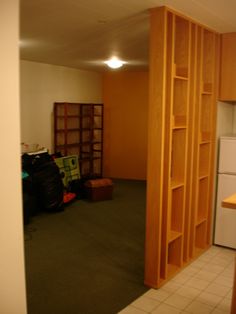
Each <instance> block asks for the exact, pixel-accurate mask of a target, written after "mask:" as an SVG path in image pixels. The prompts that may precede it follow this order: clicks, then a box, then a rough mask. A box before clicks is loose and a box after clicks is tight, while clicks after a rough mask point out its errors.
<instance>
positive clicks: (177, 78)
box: [174, 75, 189, 81]
mask: <svg viewBox="0 0 236 314" xmlns="http://www.w3.org/2000/svg"><path fill="white" fill-rule="evenodd" d="M174 79H176V80H182V81H188V80H189V78H188V77H185V76H180V75H174Z"/></svg>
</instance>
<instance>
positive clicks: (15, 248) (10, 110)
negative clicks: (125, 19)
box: [0, 0, 26, 314]
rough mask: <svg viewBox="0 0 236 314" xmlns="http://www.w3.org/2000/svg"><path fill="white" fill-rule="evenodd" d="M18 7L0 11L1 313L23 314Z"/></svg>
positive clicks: (5, 3)
mask: <svg viewBox="0 0 236 314" xmlns="http://www.w3.org/2000/svg"><path fill="white" fill-rule="evenodd" d="M18 17H19V3H18V0H11V1H9V0H1V9H0V21H1V27H0V42H1V49H0V69H1V76H0V95H1V106H0V119H1V121H0V134H1V154H0V173H1V189H0V191H1V192H0V194H1V195H0V200H1V209H0V224H1V225H0V313H2V314H25V313H26V291H25V272H24V249H23V243H24V242H23V221H22V204H21V177H20V175H21V170H20V132H19V131H20V124H19V122H20V121H19V120H20V114H19V53H18V42H19V37H18V32H19V27H18V23H19V19H18Z"/></svg>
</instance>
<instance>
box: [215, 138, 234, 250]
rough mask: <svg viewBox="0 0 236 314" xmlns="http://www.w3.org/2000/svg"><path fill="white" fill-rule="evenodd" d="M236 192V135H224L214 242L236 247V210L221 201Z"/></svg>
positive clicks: (219, 169) (220, 154) (219, 170)
mask: <svg viewBox="0 0 236 314" xmlns="http://www.w3.org/2000/svg"><path fill="white" fill-rule="evenodd" d="M234 193H236V135H232V136H222V137H221V138H220V147H219V166H218V186H217V201H216V218H215V235H214V243H215V244H218V245H222V246H226V247H229V248H234V249H236V210H235V209H230V208H223V207H222V206H221V202H222V200H223V199H225V198H226V197H229V196H231V195H232V194H234Z"/></svg>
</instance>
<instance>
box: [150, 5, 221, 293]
mask: <svg viewBox="0 0 236 314" xmlns="http://www.w3.org/2000/svg"><path fill="white" fill-rule="evenodd" d="M218 37H219V36H218V34H217V33H215V32H214V31H211V30H209V29H206V28H205V27H203V26H201V25H199V24H197V23H194V22H193V21H192V20H189V19H188V18H186V17H184V16H181V15H179V14H177V13H176V12H173V11H172V10H169V9H167V8H165V7H162V8H156V9H152V10H151V45H150V51H151V58H150V106H149V147H148V178H147V181H148V184H147V186H148V187H147V217H146V263H145V268H146V269H145V283H146V284H147V285H148V286H151V287H155V288H157V287H159V286H161V285H162V284H163V283H164V282H166V281H167V280H168V279H170V278H171V277H172V276H174V275H175V274H176V273H177V272H178V271H179V270H180V269H181V268H182V267H184V266H185V265H186V264H188V263H189V262H191V260H193V259H194V258H195V257H197V256H198V255H199V254H200V253H201V252H203V251H204V250H205V249H206V248H208V247H209V245H210V234H211V207H212V189H213V167H212V164H214V142H215V135H214V134H215V116H216V114H215V111H216V90H217V86H216V85H217V80H216V77H217V72H216V71H217V67H216V66H217V60H218V59H217V58H218V47H219V38H218ZM155 126H156V127H155Z"/></svg>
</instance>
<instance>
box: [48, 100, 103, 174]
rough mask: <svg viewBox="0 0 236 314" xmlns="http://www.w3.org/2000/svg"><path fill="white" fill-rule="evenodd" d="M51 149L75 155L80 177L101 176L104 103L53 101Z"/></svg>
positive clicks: (63, 153) (66, 154)
mask: <svg viewBox="0 0 236 314" xmlns="http://www.w3.org/2000/svg"><path fill="white" fill-rule="evenodd" d="M54 152H55V153H58V152H60V153H61V154H62V155H63V156H68V155H78V158H79V164H80V172H81V177H82V178H96V177H101V176H102V158H103V105H102V104H87V103H85V104H82V103H66V102H60V103H59V102H57V103H54Z"/></svg>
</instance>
